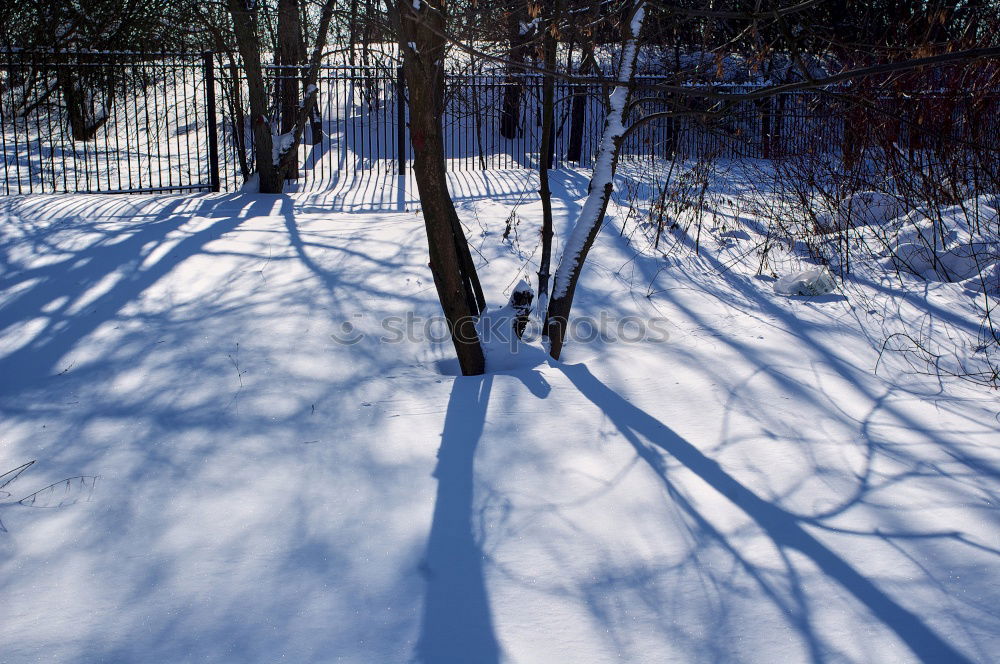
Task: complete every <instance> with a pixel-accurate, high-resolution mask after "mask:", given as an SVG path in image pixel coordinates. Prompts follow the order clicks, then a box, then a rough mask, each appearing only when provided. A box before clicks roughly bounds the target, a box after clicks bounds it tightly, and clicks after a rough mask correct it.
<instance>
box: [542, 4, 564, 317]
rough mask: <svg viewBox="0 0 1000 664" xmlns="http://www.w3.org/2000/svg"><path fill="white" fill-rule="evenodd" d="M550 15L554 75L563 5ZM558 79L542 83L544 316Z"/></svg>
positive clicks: (548, 63)
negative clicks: (550, 174) (550, 171)
mask: <svg viewBox="0 0 1000 664" xmlns="http://www.w3.org/2000/svg"><path fill="white" fill-rule="evenodd" d="M553 4H554V7H553V6H549V7H546V9H552V11H551V13H550V14H549V15H548V16H546V17H545V19H546V22H547V23H549V25H546V26H545V27H544V30H545V33H544V34H543V35H542V48H543V50H544V53H545V70H546V71H548V72H551V71H553V70H554V69H555V67H556V38H555V36H554V35H553V33H552V30H553V29H554V26H555V23H556V21H557V20H558V19H559V18H560V15H561V14H562V12H561V8H562V3H561V2H555V3H553ZM555 96H556V92H555V79H554V77H553V76H552V75H551V74H546V75H545V77H544V79H543V80H542V145H541V150H540V155H539V159H538V195H539V196H540V197H541V199H542V256H541V260H540V261H539V264H538V305H539V308H538V310H539V312H540V313H542V314H543V315H544V312H545V307H546V306H547V303H548V294H549V276H550V274H549V270H550V267H551V263H552V233H553V231H552V191H551V189H550V188H549V169H550V168H552V164H553V161H554V156H555V150H554V145H553V143H554V141H553V140H552V139H553V136H552V134H553V128H554V125H555Z"/></svg>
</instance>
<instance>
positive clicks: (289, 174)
mask: <svg viewBox="0 0 1000 664" xmlns="http://www.w3.org/2000/svg"><path fill="white" fill-rule="evenodd" d="M305 59H306V52H305V44H304V43H303V41H302V23H301V20H300V18H299V0H278V64H279V65H280V66H281V69H279V78H278V82H279V86H278V94H279V99H280V105H281V133H282V134H287V133H290V132H291V131H292V130H293V129H294V128H295V121H296V119H297V115H298V106H299V99H300V96H299V76H300V75H301V72H300V67H301V65H303V64H305ZM285 177H286V178H289V179H295V178H298V177H299V164H298V159H295V158H294V156H293V158H292V159H291V160H290V161H289V163H288V167H287V170H286V171H285Z"/></svg>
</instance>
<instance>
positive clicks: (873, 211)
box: [816, 191, 907, 233]
mask: <svg viewBox="0 0 1000 664" xmlns="http://www.w3.org/2000/svg"><path fill="white" fill-rule="evenodd" d="M906 211H907V210H906V207H905V205H904V204H903V203H902V202H900V200H899V199H898V198H896V197H895V196H892V195H890V194H884V193H881V192H877V191H861V192H858V193H856V194H853V195H851V196H848V197H847V198H845V199H844V200H842V201H840V203H838V204H837V210H836V212H835V213H833V214H829V213H826V214H822V215H819V217H818V218H817V220H816V222H817V225H818V226H819V228H820V230H821V231H822V232H825V233H830V232H835V231H842V230H845V229H848V228H854V227H855V226H880V225H883V224H885V223H887V222H889V221H892V220H893V219H895V218H896V217H899V216H900V215H902V214H904V213H905V212H906Z"/></svg>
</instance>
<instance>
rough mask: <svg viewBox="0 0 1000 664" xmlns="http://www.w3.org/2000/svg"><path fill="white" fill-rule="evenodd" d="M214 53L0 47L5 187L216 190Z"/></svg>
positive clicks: (10, 190)
mask: <svg viewBox="0 0 1000 664" xmlns="http://www.w3.org/2000/svg"><path fill="white" fill-rule="evenodd" d="M212 68H213V63H212V59H211V57H205V56H203V55H201V54H185V53H157V54H140V53H89V52H79V53H65V52H47V53H38V52H23V51H14V52H10V51H8V52H0V151H2V156H3V172H2V181H0V192H2V193H5V194H21V193H45V192H108V193H111V192H156V191H199V190H211V189H215V190H218V188H219V187H218V181H217V180H216V179H215V178H214V177H213V174H214V173H217V172H218V170H217V167H215V166H214V165H213V157H214V158H215V160H216V161H217V154H213V148H214V140H213V135H214V132H215V128H216V124H217V121H216V119H215V118H214V117H213V113H214V109H213V105H214V93H215V86H214V85H212V84H211V77H212Z"/></svg>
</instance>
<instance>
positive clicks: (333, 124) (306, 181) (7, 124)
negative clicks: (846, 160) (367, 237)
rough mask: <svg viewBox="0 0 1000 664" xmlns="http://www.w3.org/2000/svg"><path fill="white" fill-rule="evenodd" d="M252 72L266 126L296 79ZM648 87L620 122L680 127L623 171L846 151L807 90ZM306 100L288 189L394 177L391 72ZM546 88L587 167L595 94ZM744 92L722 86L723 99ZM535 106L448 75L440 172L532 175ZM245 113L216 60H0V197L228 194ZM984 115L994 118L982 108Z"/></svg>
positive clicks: (347, 69)
mask: <svg viewBox="0 0 1000 664" xmlns="http://www.w3.org/2000/svg"><path fill="white" fill-rule="evenodd" d="M266 73H267V81H266V82H267V85H268V88H269V91H270V94H271V97H272V99H273V104H272V112H271V118H270V119H271V120H272V121H273V122H277V121H278V114H279V112H280V111H279V109H280V108H281V100H280V99H279V98H278V96H277V95H278V94H279V91H280V90H281V88H282V86H280V85H277V83H278V82H279V81H281V80H282V79H285V78H287V77H293V78H296V79H298V78H300V77H302V70H301V69H300V68H298V67H276V66H274V67H268V68H266ZM658 81H659V79H658V78H657V77H655V76H642V77H639V80H638V81H637V84H638V85H640V86H641V87H642V88H643V91H642V96H643V97H651V96H652V97H654V98H655V101H652V102H650V103H645V104H643V105H642V107H641V109H637V110H636V111H634V112H633V119H635V118H638V117H639V116H640V114H649V113H662V112H663V111H683V112H684V114H683V115H680V116H677V117H660V118H658V119H657V120H654V121H651V122H648V123H645V124H643V125H642V126H641V127H640V128H639V129H638V130H637V131H634V132H632V133H630V134H629V135H628V137H627V139H626V140H625V142H624V144H623V146H622V159H623V160H626V161H628V160H642V159H662V158H670V157H674V156H680V157H683V158H726V159H741V158H755V159H756V158H764V159H768V158H779V157H788V156H795V155H807V154H815V153H817V152H839V151H842V149H844V148H849V145H848V144H849V143H854V142H857V141H858V134H857V132H858V126H857V125H858V124H859V122H858V121H857V118H855V117H854V116H853V115H852V113H853V110H852V107H851V106H850V104H849V103H847V102H845V101H843V100H842V99H839V98H837V97H836V96H833V95H829V94H823V93H818V92H811V91H810V92H796V93H788V94H782V95H779V96H776V97H772V98H767V99H760V100H747V101H741V102H737V103H735V104H732V105H731V106H730V107H729V108H728V109H727V111H726V113H725V114H724V115H722V116H721V117H715V116H713V114H712V111H713V107H712V103H713V102H710V101H702V100H697V99H679V98H674V97H671V96H669V95H666V94H662V93H660V92H658V91H657V89H656V83H657V82H658ZM317 87H318V95H317V96H318V108H317V112H316V113H315V114H314V116H313V117H312V118H311V121H310V123H309V126H308V127H307V129H306V132H305V136H304V140H303V144H302V145H301V146H300V148H299V150H300V152H299V164H300V169H299V173H298V175H299V177H298V178H297V179H296V180H295V183H294V184H293V186H292V187H291V188H293V189H299V190H302V189H323V188H326V187H329V186H330V185H331V184H332V183H333V182H334V180H335V178H336V177H337V174H339V173H342V172H344V171H357V170H380V171H383V172H403V171H405V170H406V169H407V168H408V164H409V162H410V160H411V158H412V154H411V148H410V145H409V138H408V136H407V135H406V103H405V96H406V90H405V88H404V85H403V80H402V76H401V75H400V72H399V70H398V69H397V68H395V67H393V66H385V65H380V66H348V65H325V66H323V67H322V69H321V72H320V75H319V80H318V82H317ZM555 88H556V95H555V97H556V109H555V120H556V125H555V136H554V155H553V164H552V166H553V167H554V168H559V167H561V166H564V165H573V166H582V167H589V166H591V165H592V160H593V156H594V154H595V151H596V147H597V143H598V140H599V138H600V134H601V129H602V126H603V123H604V117H605V113H606V106H605V90H603V89H602V88H601V87H600V86H597V85H594V84H593V83H582V82H574V81H567V80H557V81H556V83H555ZM753 89H754V88H753V87H752V86H739V85H727V86H725V90H726V92H728V93H733V94H738V93H741V92H749V91H751V90H753ZM541 97H542V78H541V77H540V76H538V75H535V74H519V75H514V76H508V75H505V74H503V73H502V72H491V73H485V74H457V73H455V74H449V75H448V77H447V89H446V103H445V110H444V114H443V118H442V120H443V122H444V126H445V140H446V145H445V149H446V154H447V157H448V167H449V168H450V169H452V170H486V169H507V168H536V167H537V165H538V160H539V154H538V149H539V145H540V143H541V115H542V113H541V110H542V100H541ZM881 103H882V105H883V106H885V108H884V113H885V115H886V117H889V118H895V119H896V121H900V122H901V123H902V124H901V127H902V129H901V130H900V132H899V139H900V142H901V143H908V144H909V145H910V146H911V147H912V146H913V145H919V143H920V137H919V136H917V133H918V132H915V131H914V129H913V128H914V126H915V125H914V123H906V122H904V121H903V120H904V119H905V118H902V116H904V115H905V113H904V112H902V111H901V110H900V109H899V108H897V107H896V106H895V104H896V101H894V100H884V101H883V102H881ZM921 103H923V102H921ZM932 105H933V103H932ZM938 106H940V107H941V108H945V107H947V108H946V109H945V111H944V112H947V113H952V114H954V115H955V116H956V118H957V120H956V122H954V123H952V125H950V126H951V127H952V130H953V131H955V132H956V133H957V134H961V135H967V134H969V132H970V131H972V130H974V131H975V133H976V136H975V139H976V140H977V141H982V140H987V141H991V142H992V144H994V145H996V144H998V143H1000V142H998V141H997V136H998V135H1000V130H998V127H997V121H996V117H997V114H996V113H993V114H992V117H993V120H992V121H990V120H989V118H990V117H991V113H989V112H986V113H985V115H984V114H983V112H982V111H981V110H980V112H979V113H978V116H977V117H978V118H979V119H978V120H975V121H974V122H970V120H969V118H968V117H967V116H968V112H967V109H965V108H964V105H963V104H962V103H951V104H950V105H948V104H945V105H943V106H942V105H941V104H938V105H937V106H935V108H937V107H938ZM247 108H248V104H247V99H246V85H245V80H244V76H243V73H242V72H241V71H240V70H239V69H238V68H236V67H233V66H232V65H231V63H227V62H223V60H222V59H221V56H220V55H218V54H210V53H207V54H190V53H156V54H150V53H144V54H139V53H131V52H114V53H107V52H102V53H96V52H74V53H66V52H27V51H0V129H2V131H0V150H2V155H3V182H2V183H0V192H2V193H6V194H15V193H35V192H162V191H204V190H219V189H223V190H235V189H237V188H239V186H240V185H241V184H242V182H243V180H244V179H245V177H246V176H247V175H248V174H249V173H250V172H251V171H252V170H253V164H254V150H253V138H252V133H251V132H250V130H249V127H250V124H249V118H248V117H247ZM915 108H916V107H915ZM991 108H992V109H993V110H994V111H995V110H996V109H997V108H998V106H997V105H996V104H995V100H994V106H993V107H991ZM989 110H990V109H987V111H989ZM505 114H506V115H507V116H508V117H507V119H508V120H510V118H511V117H513V119H514V122H513V131H510V126H509V125H510V123H508V131H503V132H502V131H501V124H502V122H503V116H504V115H505ZM984 118H985V120H984ZM963 132H964V133H963ZM984 132H985V133H984ZM503 134H507V135H508V136H509V137H506V138H505V137H504V136H503ZM984 136H985V137H986V138H984ZM845 151H846V150H845Z"/></svg>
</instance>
